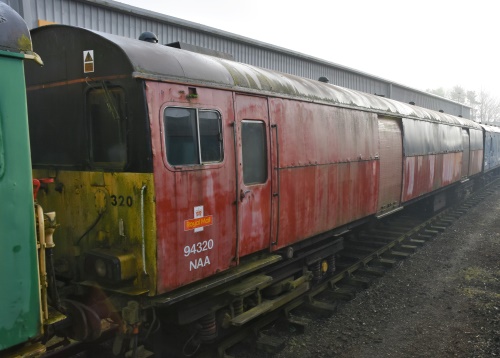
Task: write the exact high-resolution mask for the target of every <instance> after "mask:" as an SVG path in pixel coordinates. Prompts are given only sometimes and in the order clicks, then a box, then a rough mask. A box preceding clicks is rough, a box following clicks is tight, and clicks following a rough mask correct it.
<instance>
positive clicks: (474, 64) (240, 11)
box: [120, 0, 500, 97]
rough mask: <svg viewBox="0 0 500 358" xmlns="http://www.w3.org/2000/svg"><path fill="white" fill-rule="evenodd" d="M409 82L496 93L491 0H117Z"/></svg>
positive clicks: (499, 19)
mask: <svg viewBox="0 0 500 358" xmlns="http://www.w3.org/2000/svg"><path fill="white" fill-rule="evenodd" d="M120 2H123V3H127V4H129V5H132V6H137V7H140V8H144V9H148V10H152V11H155V12H159V13H162V14H165V15H169V16H174V17H177V18H181V19H184V20H188V21H193V22H196V23H200V24H203V25H207V26H211V27H214V28H217V29H221V30H224V31H228V32H231V33H234V34H238V35H242V36H245V37H249V38H252V39H256V40H259V41H262V42H266V43H269V44H272V45H277V46H280V47H284V48H287V49H290V50H294V51H298V52H301V53H304V54H308V55H311V56H314V57H318V58H321V59H324V60H327V61H330V62H334V63H337V64H341V65H344V66H347V67H351V68H354V69H356V70H359V71H363V72H367V73H370V74H372V75H376V76H379V77H382V78H385V79H388V80H391V81H394V82H398V83H401V84H404V85H407V86H410V87H414V88H418V89H422V90H425V89H427V88H437V87H445V88H449V87H452V86H454V85H457V84H458V85H461V86H463V87H465V88H466V89H469V90H476V91H479V90H480V89H481V88H483V89H485V90H487V91H489V92H490V93H491V94H492V95H494V96H496V97H500V1H498V0H467V1H466V0H454V1H452V0H419V1H405V0H377V1H375V0H330V1H316V0H305V1H304V0H302V1H299V0H288V1H282V0H249V1H237V0H189V1H178V0H177V1H172V0H163V1H154V0H120Z"/></svg>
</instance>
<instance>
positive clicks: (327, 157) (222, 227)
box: [146, 82, 379, 293]
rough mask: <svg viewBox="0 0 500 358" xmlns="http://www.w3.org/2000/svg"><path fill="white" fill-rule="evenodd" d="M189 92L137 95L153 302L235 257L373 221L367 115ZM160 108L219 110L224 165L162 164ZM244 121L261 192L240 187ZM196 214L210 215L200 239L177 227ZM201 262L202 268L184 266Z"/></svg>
mask: <svg viewBox="0 0 500 358" xmlns="http://www.w3.org/2000/svg"><path fill="white" fill-rule="evenodd" d="M197 90H198V93H197V94H198V96H197V98H196V99H193V98H191V99H187V98H186V93H188V89H187V87H186V86H182V85H172V84H168V83H159V82H148V83H147V86H146V92H147V98H148V107H149V110H150V122H151V133H152V146H153V153H154V177H155V193H156V207H157V210H156V211H157V213H158V215H157V235H158V239H157V242H158V244H157V245H158V246H157V263H158V264H157V265H158V293H162V292H167V291H170V290H172V289H174V288H177V287H180V286H183V285H186V284H188V283H190V282H194V281H197V280H199V279H201V278H204V277H208V276H211V275H213V274H215V273H217V272H220V271H224V270H226V269H228V268H229V267H231V266H233V265H235V264H237V263H238V260H239V258H240V257H243V256H246V255H249V254H251V253H255V252H258V251H261V250H277V249H279V248H282V247H284V246H287V245H290V244H292V243H295V242H298V241H300V240H303V239H306V238H308V237H311V236H314V235H315V234H319V233H322V232H325V231H328V230H331V229H334V228H335V227H338V226H341V225H343V224H347V223H349V222H352V221H354V220H357V219H360V218H363V217H366V216H369V215H372V214H374V213H376V210H377V198H378V186H379V182H378V177H379V161H378V159H377V156H378V152H377V151H378V124H377V116H376V115H375V114H371V113H367V112H362V111H353V110H348V109H342V108H335V107H330V106H325V105H318V104H312V103H306V102H297V101H292V100H285V99H276V98H270V99H267V98H265V97H255V96H249V95H239V94H233V93H231V92H230V91H222V90H214V89H205V88H199V87H198V88H197ZM268 101H269V103H268ZM167 106H190V107H198V108H203V109H216V110H218V111H219V112H220V113H221V117H222V120H223V127H224V128H223V137H224V153H225V154H224V155H225V157H224V161H223V162H222V163H218V164H209V165H202V166H190V167H176V168H174V167H172V166H171V165H170V164H168V163H167V161H166V155H165V149H164V143H163V136H162V135H161V133H163V111H164V109H165V107H167ZM268 117H269V118H268ZM243 120H258V121H263V122H264V123H266V128H267V151H268V179H267V181H266V182H265V183H263V184H256V185H249V186H246V185H245V184H244V183H243V180H242V178H243V175H242V162H241V132H240V128H241V121H243ZM233 122H235V123H236V137H235V132H234V126H233ZM271 125H273V127H271ZM272 128H273V129H272ZM277 138H279V145H278V143H277ZM235 139H236V148H237V149H236V151H235V149H234V143H235ZM235 154H236V157H235ZM235 158H236V159H235ZM278 158H279V159H278ZM278 160H279V163H278ZM235 165H236V167H235ZM278 166H279V169H277V168H278ZM235 175H237V177H236V178H235ZM273 194H277V195H273ZM201 205H202V206H203V207H204V215H212V216H213V224H212V225H210V226H207V227H205V228H204V230H203V231H201V232H195V231H194V230H189V231H185V230H184V221H185V220H189V219H192V218H193V217H194V213H193V210H194V208H195V207H197V206H201ZM236 205H237V207H236ZM278 206H279V212H278ZM208 240H213V241H214V247H213V249H211V250H207V251H204V252H201V253H196V254H190V255H188V256H186V255H185V252H184V248H185V247H186V246H189V247H192V245H197V244H198V243H200V242H204V241H208ZM276 241H277V243H276ZM207 257H208V261H207ZM200 259H201V261H202V262H203V265H197V264H194V263H193V261H196V262H198V260H200ZM208 262H209V264H206V263H208ZM195 266H196V267H197V268H195Z"/></svg>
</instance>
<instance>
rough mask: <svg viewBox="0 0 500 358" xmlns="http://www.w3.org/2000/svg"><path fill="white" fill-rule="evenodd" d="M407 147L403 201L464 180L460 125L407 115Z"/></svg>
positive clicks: (404, 138) (404, 139) (405, 143)
mask: <svg viewBox="0 0 500 358" xmlns="http://www.w3.org/2000/svg"><path fill="white" fill-rule="evenodd" d="M403 148H404V153H405V158H404V172H403V195H402V201H403V202H406V201H408V200H411V199H414V198H417V197H419V196H421V195H424V194H427V193H430V192H431V191H433V190H437V189H439V188H442V187H444V186H446V185H449V184H451V183H453V182H456V181H458V180H460V174H461V169H462V165H461V163H462V133H461V128H460V127H458V126H449V125H446V124H441V123H433V122H427V121H419V120H413V119H408V118H403Z"/></svg>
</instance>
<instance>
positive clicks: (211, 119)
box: [165, 107, 223, 165]
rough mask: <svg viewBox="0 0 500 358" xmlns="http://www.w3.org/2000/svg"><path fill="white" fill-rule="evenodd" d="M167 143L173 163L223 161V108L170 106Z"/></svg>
mask: <svg viewBox="0 0 500 358" xmlns="http://www.w3.org/2000/svg"><path fill="white" fill-rule="evenodd" d="M165 146H166V150H167V160H168V162H169V163H170V164H172V165H195V164H201V163H211V162H212V163H213V162H221V161H222V153H223V151H222V127H221V117H220V114H219V112H216V111H207V110H199V111H198V110H197V109H195V108H177V107H169V108H167V109H166V110H165Z"/></svg>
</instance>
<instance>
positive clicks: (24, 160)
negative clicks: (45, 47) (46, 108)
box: [0, 2, 42, 356]
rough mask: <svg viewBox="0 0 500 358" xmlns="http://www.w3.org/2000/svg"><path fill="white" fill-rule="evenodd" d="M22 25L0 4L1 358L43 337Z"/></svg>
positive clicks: (27, 45) (26, 39)
mask: <svg viewBox="0 0 500 358" xmlns="http://www.w3.org/2000/svg"><path fill="white" fill-rule="evenodd" d="M33 57H34V56H33V54H32V53H31V38H30V33H29V31H28V28H27V26H26V24H25V22H24V20H23V19H22V18H21V17H20V16H19V15H18V14H17V13H16V12H14V10H12V9H11V8H10V7H8V6H7V5H6V4H4V3H1V2H0V242H1V245H2V250H0V283H1V289H0V356H1V355H2V354H3V353H2V351H3V350H4V349H7V348H9V347H12V346H15V345H18V344H20V343H23V342H25V341H27V340H29V339H30V338H33V337H35V336H38V335H39V334H40V332H41V327H42V318H41V315H40V302H41V301H40V290H39V275H38V267H37V262H38V260H37V241H36V235H35V215H34V211H33V193H32V192H33V189H32V177H31V160H30V145H29V137H28V118H27V107H26V85H25V81H24V65H23V61H24V60H25V59H26V58H33Z"/></svg>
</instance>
